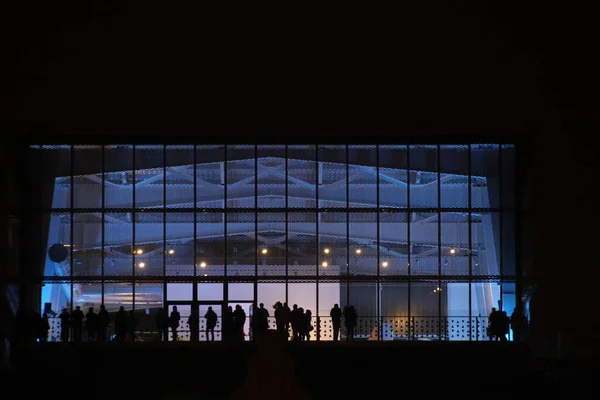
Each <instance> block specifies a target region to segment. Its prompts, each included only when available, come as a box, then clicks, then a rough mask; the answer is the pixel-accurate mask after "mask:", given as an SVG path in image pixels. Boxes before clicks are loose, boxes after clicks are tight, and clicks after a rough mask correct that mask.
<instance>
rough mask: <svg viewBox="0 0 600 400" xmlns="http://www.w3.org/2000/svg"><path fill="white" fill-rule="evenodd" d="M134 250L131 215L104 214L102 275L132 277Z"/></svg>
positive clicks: (127, 213)
mask: <svg viewBox="0 0 600 400" xmlns="http://www.w3.org/2000/svg"><path fill="white" fill-rule="evenodd" d="M134 250H135V249H134V247H133V224H132V222H131V213H130V212H126V213H116V212H111V213H105V214H104V275H105V276H129V275H133V252H134ZM142 251H143V250H142Z"/></svg>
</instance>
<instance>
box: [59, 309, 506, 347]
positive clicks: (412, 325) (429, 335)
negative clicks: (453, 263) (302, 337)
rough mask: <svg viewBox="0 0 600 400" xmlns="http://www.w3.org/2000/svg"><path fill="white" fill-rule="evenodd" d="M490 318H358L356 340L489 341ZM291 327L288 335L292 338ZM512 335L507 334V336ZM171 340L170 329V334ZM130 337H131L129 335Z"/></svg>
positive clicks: (323, 334) (144, 327) (321, 336)
mask: <svg viewBox="0 0 600 400" xmlns="http://www.w3.org/2000/svg"><path fill="white" fill-rule="evenodd" d="M187 317H188V316H187V315H182V318H181V321H180V323H179V328H178V330H177V334H178V340H181V341H189V340H191V337H192V335H191V333H192V332H191V331H190V326H189V324H188V323H187ZM48 320H49V323H50V329H49V332H48V341H51V342H58V341H60V337H61V320H60V319H59V318H58V317H53V318H49V319H48ZM250 321H251V317H248V318H246V323H245V325H244V333H245V336H246V340H251V339H252V329H251V328H250V325H251V324H250ZM311 325H312V326H313V329H312V331H310V334H309V337H310V340H319V341H331V340H333V325H332V323H331V318H330V317H318V318H317V317H313V318H312V320H311ZM487 327H488V317H483V316H477V317H474V316H472V317H468V316H467V317H461V316H450V317H448V316H443V317H421V316H411V317H408V316H382V317H358V319H357V324H356V326H355V327H354V340H372V341H378V340H379V341H391V340H448V341H452V340H454V341H483V340H489V339H490V338H489V336H488V334H487ZM269 329H276V324H275V318H274V317H269ZM214 332H215V340H216V341H220V340H222V324H221V317H219V320H218V321H217V326H216V327H215V330H214ZM135 335H136V340H138V341H159V340H162V338H161V337H160V335H159V331H158V328H156V327H155V326H152V324H140V325H139V327H138V328H136V329H135ZM291 336H292V334H291V329H290V332H289V337H290V338H291ZM508 336H509V335H508V334H507V337H508ZM106 337H107V338H108V339H107V340H111V338H113V337H114V323H111V324H110V325H109V327H108V330H107V335H106ZM168 337H169V340H172V333H171V329H169V334H168ZM197 337H198V338H199V340H200V341H205V340H206V321H205V319H204V318H201V319H200V326H199V332H198V335H197ZM347 338H348V331H347V329H346V326H345V321H344V318H342V321H341V327H340V340H346V339H347ZM69 340H70V341H72V340H73V333H72V332H70V334H69ZM89 340H90V339H89V338H88V335H87V331H86V329H85V322H84V328H83V333H82V341H89ZM127 340H131V338H129V337H128V338H127Z"/></svg>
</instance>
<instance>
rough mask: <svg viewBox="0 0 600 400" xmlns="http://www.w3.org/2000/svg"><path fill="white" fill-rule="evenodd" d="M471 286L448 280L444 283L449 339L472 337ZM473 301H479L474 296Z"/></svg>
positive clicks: (446, 328) (445, 330) (447, 335)
mask: <svg viewBox="0 0 600 400" xmlns="http://www.w3.org/2000/svg"><path fill="white" fill-rule="evenodd" d="M470 286H471V285H469V283H454V282H448V283H444V284H443V288H444V289H445V290H446V294H445V296H446V298H447V311H446V313H445V314H446V315H447V316H448V318H447V322H446V324H445V326H444V328H445V329H444V335H445V338H447V339H448V340H470V339H471V336H470V335H471V334H470V329H469V315H470V314H469V302H470V301H471V299H470V298H469V288H470ZM440 289H442V287H440ZM440 295H441V293H440ZM472 301H477V299H476V298H473V299H472Z"/></svg>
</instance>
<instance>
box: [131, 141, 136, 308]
mask: <svg viewBox="0 0 600 400" xmlns="http://www.w3.org/2000/svg"><path fill="white" fill-rule="evenodd" d="M135 152H136V145H133V154H132V158H133V161H132V172H133V187H132V189H131V190H132V201H133V204H132V207H131V224H132V225H131V233H132V237H131V241H132V243H133V245H132V246H131V248H132V250H133V251H132V253H133V257H131V260H132V261H131V308H132V309H134V310H135V282H136V279H135V264H136V261H137V259H136V258H137V251H136V249H135V247H136V246H135V244H136V240H135V229H136V225H137V224H136V220H137V218H136V209H137V204H136V196H135V186H136V183H137V175H136V165H135V159H136V157H135Z"/></svg>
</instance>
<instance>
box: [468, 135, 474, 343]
mask: <svg viewBox="0 0 600 400" xmlns="http://www.w3.org/2000/svg"><path fill="white" fill-rule="evenodd" d="M472 151H473V149H472V147H471V144H469V145H468V147H467V173H468V174H469V177H468V185H469V195H468V196H467V201H468V209H469V212H468V218H467V224H468V226H467V232H468V233H467V234H468V235H469V239H468V240H469V248H468V255H469V260H468V262H469V325H468V326H469V340H473V326H472V319H473V289H472V287H473V199H472V198H473V196H472V193H473V190H472V187H473V171H472V167H471V163H472V155H471V152H472Z"/></svg>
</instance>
